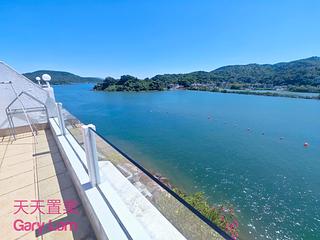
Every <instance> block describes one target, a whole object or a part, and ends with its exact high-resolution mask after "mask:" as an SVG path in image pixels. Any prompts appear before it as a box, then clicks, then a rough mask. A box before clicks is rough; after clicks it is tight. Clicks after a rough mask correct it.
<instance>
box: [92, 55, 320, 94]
mask: <svg viewBox="0 0 320 240" xmlns="http://www.w3.org/2000/svg"><path fill="white" fill-rule="evenodd" d="M276 86H277V87H279V86H280V87H281V86H284V87H286V88H287V89H288V90H297V91H303V90H307V91H309V90H312V91H318V90H319V88H320V58H319V57H311V58H307V59H301V60H296V61H292V62H283V63H277V64H248V65H230V66H225V67H221V68H218V69H215V70H213V71H211V72H205V71H197V72H192V73H186V74H163V75H156V76H154V77H152V78H146V79H138V78H136V77H133V76H130V75H124V76H122V77H121V78H120V79H114V78H112V77H107V78H106V79H105V80H104V82H103V83H101V84H97V85H96V86H95V89H96V90H107V91H146V90H163V89H167V88H172V87H182V88H186V89H190V88H191V89H197V88H210V89H209V90H213V89H212V88H216V87H217V88H231V89H247V88H251V89H272V88H274V87H276ZM202 90H206V89H202Z"/></svg>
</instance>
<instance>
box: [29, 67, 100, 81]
mask: <svg viewBox="0 0 320 240" xmlns="http://www.w3.org/2000/svg"><path fill="white" fill-rule="evenodd" d="M44 73H47V74H49V75H50V76H51V81H50V83H51V84H69V83H97V82H102V81H103V79H101V78H96V77H81V76H78V75H75V74H72V73H69V72H61V71H52V70H39V71H35V72H30V73H24V74H23V75H24V76H26V77H27V78H29V79H30V80H32V81H34V82H36V80H35V79H36V77H38V76H40V77H41V76H42V74H44Z"/></svg>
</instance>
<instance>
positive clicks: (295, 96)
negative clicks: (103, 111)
mask: <svg viewBox="0 0 320 240" xmlns="http://www.w3.org/2000/svg"><path fill="white" fill-rule="evenodd" d="M92 91H97V92H110V93H111V92H131V93H140V92H142V93H143V92H145V93H146V92H162V91H200V92H213V93H226V94H241V95H254V96H266V97H284V98H297V99H307V100H320V93H313V92H312V93H311V94H319V95H318V96H317V95H315V96H304V95H299V93H305V92H290V93H292V94H288V93H284V94H281V93H276V92H271V91H274V90H271V91H270V92H268V90H266V92H254V91H250V90H243V91H242V90H240V91H239V90H238V91H234V90H226V89H223V90H209V89H194V88H183V89H182V88H180V89H165V90H144V91H125V90H124V91H110V90H97V89H92ZM306 93H309V92H306Z"/></svg>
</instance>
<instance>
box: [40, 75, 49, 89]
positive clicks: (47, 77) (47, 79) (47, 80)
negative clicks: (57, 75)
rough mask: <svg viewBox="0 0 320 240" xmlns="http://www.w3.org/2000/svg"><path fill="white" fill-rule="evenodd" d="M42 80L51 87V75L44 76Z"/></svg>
mask: <svg viewBox="0 0 320 240" xmlns="http://www.w3.org/2000/svg"><path fill="white" fill-rule="evenodd" d="M41 77H42V80H43V81H45V82H46V83H47V86H48V87H50V83H49V82H50V80H51V76H50V75H49V74H46V73H45V74H42V76H41Z"/></svg>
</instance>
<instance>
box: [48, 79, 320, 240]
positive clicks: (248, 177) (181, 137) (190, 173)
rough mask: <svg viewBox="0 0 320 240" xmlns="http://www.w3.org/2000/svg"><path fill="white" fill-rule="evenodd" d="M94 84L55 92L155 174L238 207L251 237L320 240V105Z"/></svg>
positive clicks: (243, 227)
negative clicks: (110, 89) (103, 88)
mask: <svg viewBox="0 0 320 240" xmlns="http://www.w3.org/2000/svg"><path fill="white" fill-rule="evenodd" d="M92 87H93V85H91V84H79V85H63V86H55V87H54V88H55V93H56V98H57V100H58V101H61V102H62V103H63V105H64V107H65V108H67V109H68V110H69V111H70V112H71V113H72V114H74V115H75V116H76V117H78V118H79V119H80V120H81V121H82V122H84V123H93V124H95V125H96V127H97V130H98V131H99V132H100V133H102V134H103V135H104V136H105V137H107V138H108V139H110V140H111V141H112V142H113V143H115V144H116V145H118V146H119V147H120V148H121V149H123V150H124V151H125V152H127V153H128V154H129V155H131V156H132V157H134V158H135V159H136V160H138V161H139V162H140V163H142V164H143V165H144V166H146V167H147V168H149V169H152V170H155V171H157V172H160V173H161V174H162V175H164V176H166V177H168V178H169V179H170V181H171V182H172V183H173V184H174V185H177V186H179V187H180V188H182V189H184V190H185V191H187V192H195V191H204V192H205V193H206V195H207V196H208V197H209V200H210V201H211V202H212V203H218V204H219V203H222V204H226V203H227V204H231V205H232V206H234V208H235V210H236V212H237V215H238V217H239V221H240V223H241V234H242V236H243V239H246V238H250V239H320V135H319V133H320V101H316V100H304V99H290V98H276V97H263V96H247V95H237V94H220V93H210V92H196V91H166V92H145V93H120V92H119V93H105V92H93V91H90V89H92ZM304 142H308V143H309V144H310V146H309V147H308V148H304V146H303V144H304ZM248 236H250V237H248Z"/></svg>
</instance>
